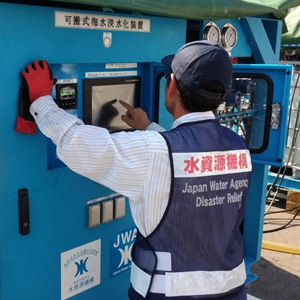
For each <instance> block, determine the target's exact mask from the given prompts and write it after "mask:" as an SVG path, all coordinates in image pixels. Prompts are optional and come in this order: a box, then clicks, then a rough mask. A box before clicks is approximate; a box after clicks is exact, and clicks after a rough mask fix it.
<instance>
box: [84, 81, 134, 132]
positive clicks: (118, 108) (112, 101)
mask: <svg viewBox="0 0 300 300" xmlns="http://www.w3.org/2000/svg"><path fill="white" fill-rule="evenodd" d="M119 100H123V101H125V102H127V103H129V104H130V105H131V106H133V107H136V106H139V102H140V101H139V100H140V78H137V77H135V78H111V79H107V78H106V79H86V80H85V81H84V112H85V114H84V121H85V123H86V124H91V125H95V126H99V127H104V128H106V129H107V130H109V131H110V132H116V131H121V130H129V129H131V127H129V126H128V125H127V124H126V123H125V122H123V121H122V119H121V116H122V115H124V114H126V109H125V108H124V107H123V106H122V105H121V104H120V102H119Z"/></svg>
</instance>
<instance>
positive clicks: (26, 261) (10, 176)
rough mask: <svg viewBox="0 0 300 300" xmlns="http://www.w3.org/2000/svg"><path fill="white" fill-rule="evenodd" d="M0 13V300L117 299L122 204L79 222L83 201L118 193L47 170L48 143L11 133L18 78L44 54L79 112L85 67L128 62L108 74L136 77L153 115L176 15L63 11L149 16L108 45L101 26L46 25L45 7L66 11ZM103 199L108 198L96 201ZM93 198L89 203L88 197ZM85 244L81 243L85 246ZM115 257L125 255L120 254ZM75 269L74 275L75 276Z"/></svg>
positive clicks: (121, 286)
mask: <svg viewBox="0 0 300 300" xmlns="http://www.w3.org/2000/svg"><path fill="white" fill-rule="evenodd" d="M0 10H1V18H0V35H1V42H2V45H3V47H1V49H0V54H1V57H2V58H3V59H2V62H1V66H0V70H1V74H2V76H1V82H0V87H1V104H0V105H1V113H0V115H1V118H0V122H1V125H0V128H1V131H0V136H1V139H2V147H1V155H0V173H1V174H2V185H1V189H0V199H1V201H0V222H1V223H0V235H1V253H0V255H1V258H0V259H1V264H0V298H1V299H6V300H17V299H23V300H33V299H43V300H58V299H67V296H66V295H65V294H64V293H67V295H68V293H69V295H70V296H72V295H74V296H73V298H72V299H74V300H75V299H76V300H87V299H88V300H94V299H111V300H117V299H118V300H119V299H126V297H127V296H126V295H127V289H128V287H129V272H128V269H129V266H128V264H129V256H128V251H127V252H126V249H127V250H128V249H129V248H130V247H131V243H132V241H133V240H134V236H135V234H134V229H133V226H134V224H133V221H132V218H131V216H130V211H129V207H128V205H127V204H126V216H125V217H124V218H121V219H118V220H113V221H112V222H110V223H107V224H101V225H99V226H96V227H94V228H88V227H87V216H86V215H87V210H88V209H89V207H90V206H91V205H94V204H98V203H100V202H101V203H102V202H103V201H110V199H113V200H114V201H115V199H116V198H118V197H119V196H118V195H115V194H114V192H112V191H111V190H109V189H107V188H105V187H103V186H101V185H99V184H97V183H95V182H93V181H91V180H88V179H86V178H83V177H81V176H79V175H77V174H75V173H74V172H72V171H71V170H69V169H68V168H57V167H58V166H60V163H59V161H58V160H57V159H55V154H54V151H53V150H54V148H53V147H54V146H53V145H51V143H50V142H49V141H47V138H45V137H44V136H43V135H42V134H41V133H38V134H37V135H26V134H20V133H17V132H15V131H14V126H15V120H16V115H17V107H18V89H19V85H20V76H19V75H20V72H21V71H22V69H23V68H24V67H25V66H26V65H27V64H28V63H31V62H32V61H33V60H41V59H46V60H47V61H48V62H49V63H50V65H51V67H52V68H53V70H54V73H55V76H56V77H57V78H58V79H76V80H77V85H78V91H77V92H78V106H77V108H74V109H73V110H70V111H69V112H70V113H73V114H78V116H79V117H82V115H83V104H82V91H83V87H82V80H83V79H84V78H85V72H104V71H105V72H109V71H112V70H108V69H107V68H106V64H107V63H122V64H123V63H136V64H137V66H136V67H135V68H133V69H132V68H129V67H126V66H127V65H125V67H124V68H123V69H118V70H116V71H122V72H131V71H134V72H136V73H137V75H138V76H140V77H141V105H142V107H143V108H144V109H145V110H146V111H147V112H148V113H149V115H150V116H153V114H154V111H153V99H154V93H153V92H152V91H153V90H154V88H153V86H154V84H155V81H154V78H155V72H156V67H155V66H156V65H158V64H159V62H160V60H161V58H162V57H164V56H165V55H168V54H171V53H174V52H175V51H176V50H177V49H178V48H179V47H180V46H181V45H182V44H184V42H185V32H186V21H185V20H180V19H168V18H159V17H145V16H143V17H141V16H137V15H132V14H128V15H126V14H124V15H116V14H113V13H107V14H105V13H101V14H100V13H99V12H91V11H77V10H76V11H75V12H74V11H73V12H74V13H75V14H92V15H98V14H99V15H101V16H102V15H104V16H108V17H109V18H110V17H116V18H119V17H123V18H125V19H126V18H133V19H135V20H137V21H138V20H140V19H147V20H150V24H151V29H150V32H125V31H112V32H110V33H111V38H112V39H111V41H112V44H111V46H110V47H105V46H104V45H103V43H104V37H103V34H104V32H103V30H91V29H84V30H83V29H77V28H62V27H55V21H54V20H55V18H54V16H55V11H57V10H58V11H66V16H68V15H69V14H70V10H68V9H62V8H59V9H55V8H52V7H40V6H28V5H16V4H7V3H0ZM174 28H176V31H175V30H174ZM107 31H109V30H107ZM162 41H164V42H163V43H162ZM123 74H126V73H123ZM129 74H131V73H129ZM123 76H124V75H123ZM129 78H130V77H129ZM50 169H51V170H50ZM24 188H27V189H28V195H29V213H30V234H28V235H24V236H23V235H21V234H19V217H18V190H19V189H24ZM110 195H111V196H110ZM104 196H108V198H106V199H104V200H103V198H101V199H100V200H99V197H104ZM94 199H96V200H95V202H90V201H91V200H94ZM97 199H98V200H97ZM121 242H122V243H121ZM90 243H92V244H90ZM85 245H87V246H86V247H91V248H88V249H85ZM71 249H73V252H72V251H71V252H68V251H69V250H71ZM121 250H122V251H123V252H122V251H121ZM87 253H89V254H90V256H89V257H90V258H89V259H92V258H91V257H92V256H93V257H96V256H97V257H98V258H99V257H100V260H101V269H100V274H99V277H100V279H99V278H98V279H99V281H100V284H95V286H94V287H93V288H90V289H89V288H88V287H89V285H90V286H93V283H96V282H95V281H96V278H94V277H93V276H90V275H89V274H90V273H88V272H91V270H90V268H91V266H90V265H89V260H88V261H86V258H87ZM122 253H123V254H124V253H125V254H124V255H123V256H121V254H122ZM68 255H69V258H68ZM64 259H65V261H64ZM118 259H119V260H120V261H118ZM76 263H77V266H78V269H77V272H76V269H74V272H75V273H73V274H71V277H72V276H73V277H74V280H73V286H72V287H69V289H68V290H67V291H65V289H66V288H67V286H64V283H62V282H65V279H66V278H65V277H67V276H66V275H65V272H64V271H63V270H64V268H67V267H68V266H69V265H70V266H71V265H72V267H73V268H75V267H76ZM125 263H126V266H125ZM120 265H121V266H120ZM118 267H119V269H118ZM99 268H100V263H99ZM96 269H97V268H96ZM86 270H87V271H88V272H87V271H86ZM76 273H82V274H83V275H82V277H81V279H80V280H78V276H79V275H78V274H76ZM61 274H62V275H61ZM76 275H78V276H77V277H76ZM89 276H90V277H89ZM75 277H76V278H75ZM69 279H70V278H69ZM71 279H72V278H71ZM98 279H97V280H98ZM63 290H64V292H63ZM81 291H84V292H81ZM77 292H79V293H77Z"/></svg>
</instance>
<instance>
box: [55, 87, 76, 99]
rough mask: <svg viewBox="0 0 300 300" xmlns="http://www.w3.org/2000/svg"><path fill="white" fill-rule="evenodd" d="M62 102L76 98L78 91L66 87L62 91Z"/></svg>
mask: <svg viewBox="0 0 300 300" xmlns="http://www.w3.org/2000/svg"><path fill="white" fill-rule="evenodd" d="M59 93H60V100H70V99H73V98H75V97H76V90H75V88H74V87H72V86H66V87H63V88H61V89H60V91H59Z"/></svg>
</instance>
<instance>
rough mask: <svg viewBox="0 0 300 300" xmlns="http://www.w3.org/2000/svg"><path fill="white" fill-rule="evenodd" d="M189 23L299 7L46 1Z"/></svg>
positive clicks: (249, 1)
mask: <svg viewBox="0 0 300 300" xmlns="http://www.w3.org/2000/svg"><path fill="white" fill-rule="evenodd" d="M50 1H55V2H66V3H76V4H83V5H92V6H100V7H109V8H112V9H113V8H115V9H124V10H127V11H132V12H136V13H143V14H153V15H158V16H166V17H176V18H183V19H190V20H207V19H227V18H238V17H244V16H254V15H261V14H268V13H276V12H278V11H282V10H288V9H289V8H292V7H295V6H298V5H300V1H299V0H268V1H262V0H198V1H197V0H184V1H183V0H152V1H149V0H135V1H132V0H65V1H59V0H50Z"/></svg>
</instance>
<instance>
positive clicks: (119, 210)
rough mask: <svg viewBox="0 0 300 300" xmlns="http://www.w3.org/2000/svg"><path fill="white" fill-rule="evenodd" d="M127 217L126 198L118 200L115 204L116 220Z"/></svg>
mask: <svg viewBox="0 0 300 300" xmlns="http://www.w3.org/2000/svg"><path fill="white" fill-rule="evenodd" d="M123 217H125V198H124V197H121V198H117V199H115V203H114V219H121V218H123Z"/></svg>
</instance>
